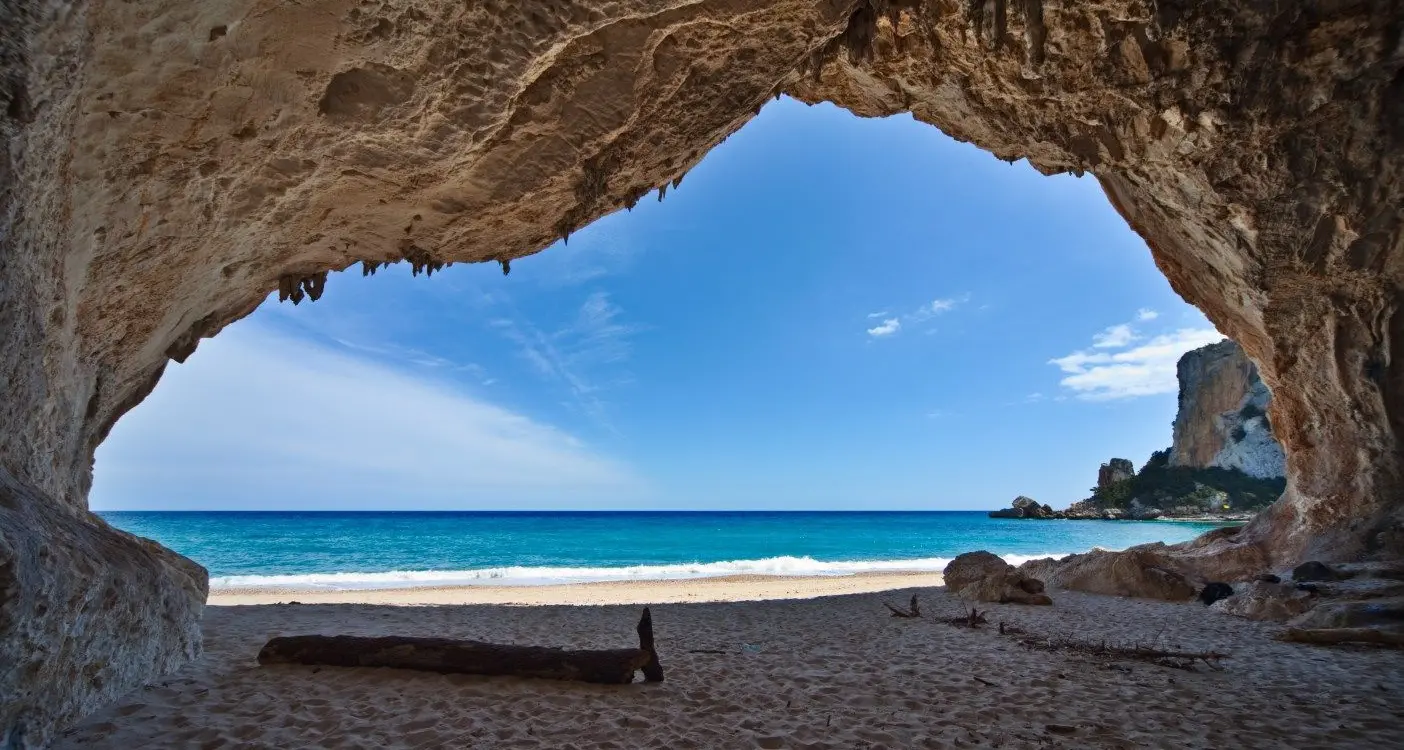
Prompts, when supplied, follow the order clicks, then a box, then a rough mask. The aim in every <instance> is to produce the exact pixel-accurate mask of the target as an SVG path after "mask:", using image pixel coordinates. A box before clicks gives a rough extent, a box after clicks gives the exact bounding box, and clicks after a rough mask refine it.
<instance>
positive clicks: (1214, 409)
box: [1170, 339, 1287, 479]
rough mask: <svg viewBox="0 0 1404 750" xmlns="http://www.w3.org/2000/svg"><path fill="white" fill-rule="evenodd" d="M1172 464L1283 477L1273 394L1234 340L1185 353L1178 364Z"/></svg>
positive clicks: (1284, 469)
mask: <svg viewBox="0 0 1404 750" xmlns="http://www.w3.org/2000/svg"><path fill="white" fill-rule="evenodd" d="M1177 371H1178V372H1177V375H1178V377H1179V381H1180V397H1179V408H1178V409H1177V410H1176V412H1175V427H1174V443H1173V444H1172V445H1171V446H1170V465H1171V466H1186V467H1189V468H1192V469H1206V468H1220V469H1237V470H1239V471H1241V472H1243V473H1244V474H1247V475H1248V476H1251V477H1257V478H1259V479H1268V478H1277V477H1282V476H1285V475H1286V468H1287V467H1286V456H1285V455H1284V454H1283V452H1282V446H1280V445H1278V443H1277V440H1276V439H1275V438H1274V437H1273V435H1272V423H1271V421H1270V420H1269V419H1268V416H1267V409H1268V405H1269V404H1270V403H1271V401H1272V393H1271V391H1269V390H1268V388H1267V385H1266V384H1265V383H1263V381H1262V379H1261V378H1259V377H1258V368H1257V367H1255V366H1254V365H1253V363H1252V361H1250V360H1249V359H1248V357H1247V356H1246V355H1245V354H1244V353H1243V349H1242V348H1240V347H1239V346H1238V344H1235V343H1233V342H1232V341H1229V340H1227V339H1225V340H1224V341H1220V342H1219V343H1217V344H1210V345H1209V346H1203V347H1200V348H1198V349H1195V350H1194V351H1190V352H1186V353H1185V355H1184V356H1183V357H1180V361H1179V364H1178V367H1177Z"/></svg>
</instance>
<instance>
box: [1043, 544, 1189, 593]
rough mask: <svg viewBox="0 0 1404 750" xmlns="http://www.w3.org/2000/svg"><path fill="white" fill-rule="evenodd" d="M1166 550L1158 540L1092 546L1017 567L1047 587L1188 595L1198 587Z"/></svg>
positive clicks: (1093, 591)
mask: <svg viewBox="0 0 1404 750" xmlns="http://www.w3.org/2000/svg"><path fill="white" fill-rule="evenodd" d="M1165 550H1166V547H1165V546H1164V545H1159V544H1157V545H1145V546H1142V547H1132V548H1131V549H1129V550H1125V551H1122V552H1108V551H1106V550H1093V551H1091V552H1088V553H1085V554H1081V555H1069V556H1068V557H1064V558H1061V559H1058V560H1052V559H1051V558H1046V559H1045V560H1035V561H1030V562H1028V563H1025V564H1024V565H1022V566H1020V570H1022V571H1024V572H1025V573H1027V574H1029V575H1040V576H1041V577H1042V579H1043V581H1044V582H1045V583H1047V584H1048V586H1049V587H1050V588H1061V589H1069V590H1071V591H1085V592H1087V593H1090V594H1106V595H1109V596H1133V597H1140V598H1145V599H1164V600H1166V601H1183V600H1186V599H1190V598H1191V597H1193V596H1194V595H1195V591H1196V589H1197V587H1196V586H1195V584H1194V582H1193V580H1191V578H1190V576H1189V575H1188V574H1187V573H1186V572H1185V571H1184V570H1183V569H1182V568H1181V566H1180V564H1179V563H1178V562H1176V561H1175V559H1174V558H1172V557H1170V556H1169V555H1168V554H1166V552H1165Z"/></svg>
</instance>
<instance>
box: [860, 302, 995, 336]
mask: <svg viewBox="0 0 1404 750" xmlns="http://www.w3.org/2000/svg"><path fill="white" fill-rule="evenodd" d="M969 301H970V295H968V294H966V295H962V296H960V297H945V298H937V299H934V300H931V301H930V302H927V303H925V304H923V305H922V306H921V307H918V308H917V309H915V310H913V311H911V312H909V313H906V314H903V315H897V316H894V317H887V316H888V315H891V313H890V312H888V311H887V310H884V311H882V312H875V313H868V318H869V319H870V320H871V319H874V318H885V319H884V320H883V321H882V323H881V324H880V325H878V326H877V327H875V328H869V329H868V335H869V336H873V337H877V338H882V337H886V336H892V335H893V334H896V333H897V332H898V331H900V330H901V329H902V326H903V325H904V324H905V325H917V324H920V323H925V322H926V321H928V320H931V319H932V318H934V317H936V316H938V315H942V314H944V313H948V312H950V311H951V310H954V309H956V308H957V307H959V306H960V305H962V304H964V303H966V302H969Z"/></svg>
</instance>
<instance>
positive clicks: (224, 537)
mask: <svg viewBox="0 0 1404 750" xmlns="http://www.w3.org/2000/svg"><path fill="white" fill-rule="evenodd" d="M100 515H101V516H102V517H103V518H104V519H106V520H107V521H108V522H109V523H111V524H112V525H113V526H116V527H118V528H121V529H124V530H126V531H130V532H132V533H134V534H137V535H139V536H144V537H148V538H150V539H154V540H156V541H158V542H160V543H161V544H163V545H165V546H167V547H169V548H171V549H173V550H175V551H177V552H179V553H181V554H183V555H185V556H186V557H189V558H191V559H193V560H195V561H196V562H199V563H200V564H201V565H204V566H205V567H206V568H207V569H208V570H209V572H210V586H211V588H212V589H215V590H228V589H239V588H248V587H259V588H262V587H278V588H287V589H308V590H317V589H322V590H337V589H376V588H405V587H415V586H451V585H483V584H487V585H536V584H553V583H576V582H586V581H629V580H646V579H683V578H703V577H711V576H728V575H744V574H761V575H793V576H838V575H850V574H854V573H862V572H868V571H935V572H939V571H940V570H942V569H943V568H944V567H945V566H946V563H948V562H950V560H951V558H953V557H955V556H956V555H958V554H960V553H962V552H970V551H972V550H988V551H990V552H994V553H995V554H998V555H1000V556H1002V557H1004V558H1005V559H1006V560H1008V561H1009V562H1011V563H1015V564H1017V563H1020V562H1023V561H1025V560H1030V559H1035V558H1040V557H1047V556H1055V557H1056V556H1061V555H1066V554H1071V553H1074V552H1086V551H1088V550H1090V549H1093V548H1102V549H1112V550H1115V549H1125V548H1126V547H1130V546H1133V545H1136V544H1142V543H1145V542H1155V541H1164V542H1180V541H1185V540H1188V539H1191V538H1193V537H1195V536H1198V535H1199V534H1201V533H1203V532H1205V531H1207V530H1209V529H1212V528H1215V526H1216V524H1212V523H1188V522H1172V521H1143V522H1136V521H1068V520H1048V521H1026V520H1014V519H999V518H989V517H988V516H987V514H986V513H985V512H984V511H931V512H899V511H892V512H804V511H797V512H720V511H718V512H672V511H670V512H525V511H524V512H506V511H504V512H486V511H471V512H468V511H465V512H136V511H122V512H116V511H113V512H104V513H100Z"/></svg>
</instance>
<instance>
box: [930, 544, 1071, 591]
mask: <svg viewBox="0 0 1404 750" xmlns="http://www.w3.org/2000/svg"><path fill="white" fill-rule="evenodd" d="M942 577H944V578H945V580H946V589H947V590H948V591H950V592H951V593H953V594H956V595H958V596H961V597H965V598H968V599H974V600H975V601H980V602H998V603H1000V604H1052V603H1053V600H1052V599H1051V598H1049V596H1048V594H1045V593H1044V585H1043V581H1040V580H1038V579H1037V578H1034V577H1033V576H1031V575H1029V574H1027V573H1025V572H1024V571H1021V570H1019V569H1018V568H1016V567H1014V566H1013V565H1010V564H1009V563H1007V562H1005V561H1004V560H1002V559H1001V558H1000V557H999V556H998V555H995V554H993V553H990V552H985V551H983V550H981V551H979V552H966V553H965V554H962V555H957V556H956V558H955V559H954V560H952V561H951V562H950V564H948V565H947V566H946V569H945V570H944V571H942Z"/></svg>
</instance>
